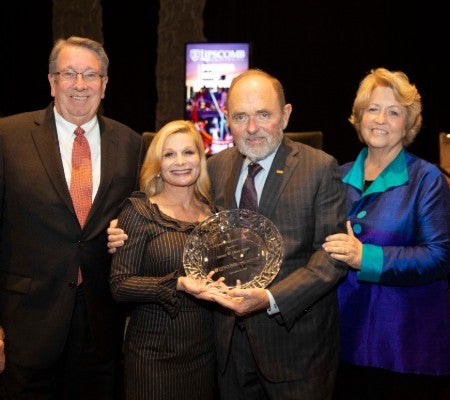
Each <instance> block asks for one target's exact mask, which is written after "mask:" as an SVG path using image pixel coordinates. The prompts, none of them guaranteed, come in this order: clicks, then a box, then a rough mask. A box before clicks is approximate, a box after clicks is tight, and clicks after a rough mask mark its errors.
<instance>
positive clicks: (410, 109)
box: [348, 68, 422, 146]
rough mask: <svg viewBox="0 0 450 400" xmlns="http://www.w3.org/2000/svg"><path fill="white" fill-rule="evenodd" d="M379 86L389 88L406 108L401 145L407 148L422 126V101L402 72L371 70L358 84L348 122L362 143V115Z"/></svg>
mask: <svg viewBox="0 0 450 400" xmlns="http://www.w3.org/2000/svg"><path fill="white" fill-rule="evenodd" d="M379 86H384V87H388V88H391V89H392V90H393V92H394V96H395V99H396V100H397V101H398V102H399V103H400V104H401V105H403V106H404V107H405V108H406V127H405V130H406V133H405V136H404V137H403V138H402V144H403V146H408V145H409V144H411V143H412V142H413V141H414V139H415V137H416V136H417V134H418V133H419V130H420V128H421V126H422V100H421V97H420V94H419V92H418V90H417V88H416V86H415V85H413V84H412V83H410V82H409V79H408V77H407V75H406V74H405V73H404V72H401V71H389V70H388V69H386V68H377V69H372V70H371V71H370V73H369V74H368V75H367V76H366V77H365V78H364V79H363V80H362V81H361V83H360V84H359V88H358V91H357V92H356V97H355V100H354V102H353V108H352V114H351V115H350V117H349V119H348V120H349V121H350V123H351V124H352V125H353V126H354V127H355V129H356V132H357V133H358V138H359V140H360V141H361V142H363V143H364V139H363V137H362V135H361V119H362V115H363V113H364V110H365V109H366V108H367V107H368V105H369V102H370V96H371V95H372V92H373V91H374V89H375V88H377V87H379Z"/></svg>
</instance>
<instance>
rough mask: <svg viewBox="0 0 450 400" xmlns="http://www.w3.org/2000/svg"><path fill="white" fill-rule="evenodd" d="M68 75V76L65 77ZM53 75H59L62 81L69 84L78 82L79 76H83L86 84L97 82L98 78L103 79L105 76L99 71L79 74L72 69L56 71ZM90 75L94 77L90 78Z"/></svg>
mask: <svg viewBox="0 0 450 400" xmlns="http://www.w3.org/2000/svg"><path fill="white" fill-rule="evenodd" d="M64 74H66V75H64ZM52 75H58V76H60V77H61V79H63V80H65V81H69V82H76V81H77V79H78V75H81V76H82V78H83V80H84V81H85V82H95V81H96V80H97V79H98V78H100V79H103V78H104V77H105V75H103V74H101V73H100V72H97V71H89V70H88V71H84V72H77V71H74V70H71V69H68V70H63V71H56V72H52ZM89 75H94V76H90V77H89Z"/></svg>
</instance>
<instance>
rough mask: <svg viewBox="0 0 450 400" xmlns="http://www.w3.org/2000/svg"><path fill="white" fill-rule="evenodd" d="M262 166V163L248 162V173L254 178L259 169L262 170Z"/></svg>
mask: <svg viewBox="0 0 450 400" xmlns="http://www.w3.org/2000/svg"><path fill="white" fill-rule="evenodd" d="M261 169H262V167H261V165H260V164H257V163H256V164H254V163H250V164H248V174H249V175H250V176H251V177H252V178H254V177H255V176H256V175H257V174H258V172H259V171H261Z"/></svg>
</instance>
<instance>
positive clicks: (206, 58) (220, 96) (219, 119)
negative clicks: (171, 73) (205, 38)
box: [185, 43, 250, 156]
mask: <svg viewBox="0 0 450 400" xmlns="http://www.w3.org/2000/svg"><path fill="white" fill-rule="evenodd" d="M249 48H250V45H249V43H187V44H186V96H185V118H186V119H187V120H190V121H192V122H193V123H194V124H195V126H196V127H197V129H198V130H199V132H200V133H201V134H202V137H203V143H204V145H205V152H206V155H208V156H210V155H213V154H216V153H218V152H219V151H221V150H224V149H226V148H228V147H231V146H233V145H234V144H233V138H232V137H231V134H230V131H229V129H228V126H227V124H226V118H225V111H226V108H225V107H226V98H227V94H228V89H229V87H230V84H231V81H232V80H233V78H235V77H236V76H237V75H239V74H240V73H242V72H244V71H246V70H247V69H248V68H249V65H250V57H249V50H250V49H249Z"/></svg>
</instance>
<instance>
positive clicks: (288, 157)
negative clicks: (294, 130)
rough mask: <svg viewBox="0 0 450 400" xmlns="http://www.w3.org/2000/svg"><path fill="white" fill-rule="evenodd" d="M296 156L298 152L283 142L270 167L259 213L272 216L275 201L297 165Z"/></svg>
mask: <svg viewBox="0 0 450 400" xmlns="http://www.w3.org/2000/svg"><path fill="white" fill-rule="evenodd" d="M297 155H298V150H297V149H295V148H293V147H291V146H289V145H288V144H287V143H286V142H285V140H283V142H282V143H281V145H280V147H279V148H278V151H277V154H276V155H275V158H274V160H273V162H272V166H271V167H270V171H269V174H268V176H267V180H266V182H265V184H264V189H263V192H262V195H261V199H260V202H259V211H260V212H261V213H262V214H264V215H265V216H267V217H270V215H272V213H273V211H274V209H275V205H276V203H277V200H278V198H279V197H280V196H281V193H282V192H283V190H284V188H285V186H286V184H287V183H288V181H289V179H290V177H291V175H292V173H293V171H294V170H295V166H296V165H297V163H298V156H297Z"/></svg>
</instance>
